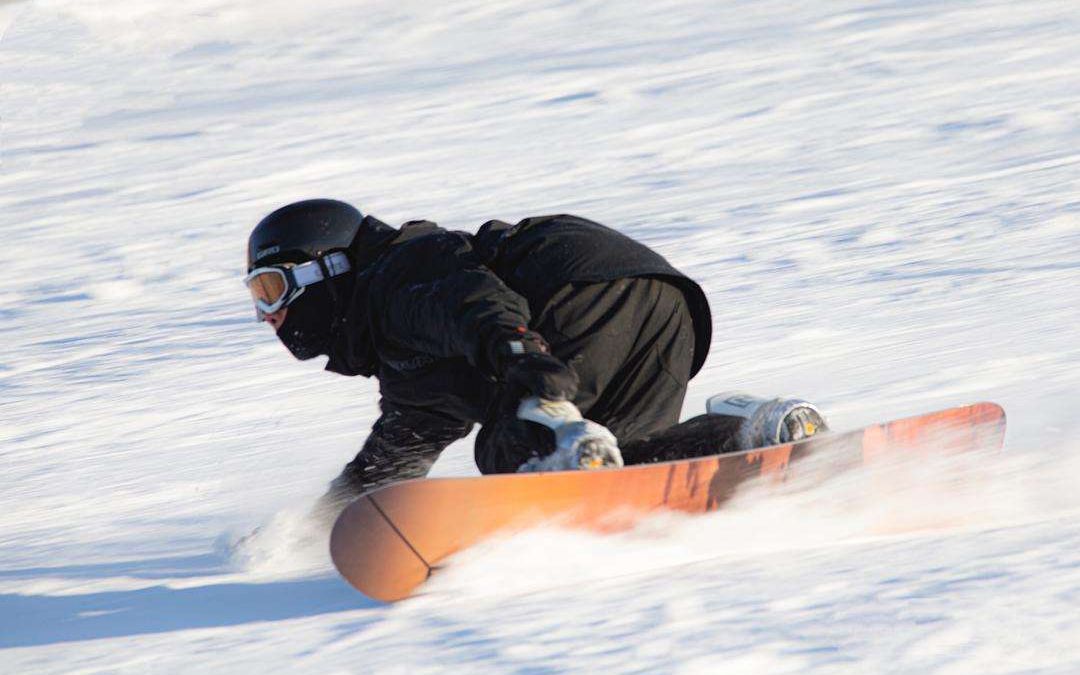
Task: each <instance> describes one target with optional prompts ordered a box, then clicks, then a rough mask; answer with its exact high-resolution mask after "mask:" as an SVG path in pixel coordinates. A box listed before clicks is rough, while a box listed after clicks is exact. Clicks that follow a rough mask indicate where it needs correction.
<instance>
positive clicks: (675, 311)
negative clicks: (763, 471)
mask: <svg viewBox="0 0 1080 675" xmlns="http://www.w3.org/2000/svg"><path fill="white" fill-rule="evenodd" d="M532 328H533V329H534V330H536V331H537V332H538V333H540V334H541V335H543V336H544V339H545V340H547V341H548V344H549V345H550V346H551V352H552V353H553V354H554V355H555V356H558V357H559V358H561V359H562V360H564V361H565V362H566V363H568V364H570V365H571V366H572V367H573V368H574V370H575V371H576V372H577V374H578V377H579V378H580V380H581V384H580V387H579V389H578V394H577V396H576V397H575V398H574V403H575V404H576V405H577V406H578V408H580V409H581V412H582V414H583V415H584V416H585V417H586V418H587V419H591V420H593V421H595V422H599V423H600V424H603V425H604V426H606V427H607V428H608V429H610V430H611V432H612V433H613V434H615V437H616V438H618V439H619V446H620V448H622V451H623V459H624V461H625V462H626V463H627V464H638V463H642V462H649V461H658V460H663V459H669V458H675V457H674V456H672V457H668V456H667V454H668V453H667V451H664V450H663V449H662V448H658V447H657V445H656V444H655V443H650V442H648V441H649V440H650V438H653V437H656V436H657V435H661V434H660V432H663V431H665V430H668V429H669V428H671V427H672V426H673V425H675V424H676V423H677V422H678V421H679V413H680V411H681V410H682V404H683V399H684V398H685V397H686V386H687V382H688V381H689V380H690V370H691V366H692V362H693V356H694V339H695V338H694V326H693V320H692V317H691V316H690V312H689V309H688V307H687V303H686V300H685V297H684V295H683V293H682V291H681V290H679V289H678V288H677V287H675V286H673V285H672V284H670V283H668V282H665V281H662V280H660V279H653V278H631V279H619V280H616V281H611V282H604V283H595V284H572V285H570V286H567V287H565V288H563V289H562V290H560V291H559V292H558V293H557V294H556V295H555V297H553V298H552V300H551V301H550V302H549V303H547V306H546V308H545V309H544V311H543V312H542V313H541V314H540V315H539V316H538V317H536V319H535V321H534V322H533V325H532ZM519 401H520V397H519V396H518V395H516V394H515V393H513V392H507V393H506V394H505V395H504V396H502V397H501V399H500V401H499V403H498V404H497V405H496V406H495V410H494V413H493V415H492V417H491V419H489V420H487V421H486V422H485V423H484V424H483V425H482V427H481V429H480V433H479V435H478V436H477V439H476V448H475V452H476V465H477V467H478V468H479V469H480V471H481V472H482V473H507V472H513V471H517V469H518V467H519V466H521V464H522V463H524V462H525V461H527V460H528V459H529V458H530V457H534V456H544V455H547V454H550V453H551V452H553V451H554V449H555V437H554V434H553V433H552V432H551V431H550V430H549V429H546V428H544V427H542V426H540V425H539V424H535V423H533V422H525V421H522V420H519V419H517V416H516V411H517V405H518V402H519ZM701 423H704V424H706V425H721V426H723V427H724V428H723V429H717V430H715V432H716V433H723V434H725V435H726V433H727V431H728V429H727V427H729V426H730V425H731V422H730V420H726V419H723V418H718V419H715V420H702V421H699V422H698V425H700V424H701ZM688 424H689V422H688ZM681 426H682V425H680V427H681ZM699 431H700V430H699ZM698 435H700V434H698ZM705 435H706V436H713V441H712V442H710V443H708V448H707V451H706V449H705V448H702V449H701V450H699V451H697V452H695V451H694V449H693V448H691V447H688V446H686V444H685V443H682V444H681V445H682V446H683V447H680V448H679V449H678V454H677V456H678V457H683V456H693V455H695V454H712V453H716V452H720V448H718V447H717V444H716V443H717V439H716V438H715V436H714V435H713V430H706V431H705ZM684 440H685V439H684ZM661 445H664V444H661Z"/></svg>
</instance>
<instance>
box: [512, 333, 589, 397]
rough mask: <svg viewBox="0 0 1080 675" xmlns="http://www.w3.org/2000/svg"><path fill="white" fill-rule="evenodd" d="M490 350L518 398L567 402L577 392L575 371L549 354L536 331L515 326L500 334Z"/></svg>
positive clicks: (546, 345)
mask: <svg viewBox="0 0 1080 675" xmlns="http://www.w3.org/2000/svg"><path fill="white" fill-rule="evenodd" d="M493 352H494V354H495V358H494V359H493V360H494V361H495V362H496V363H497V364H498V370H499V373H500V374H501V376H502V379H503V381H504V382H506V383H507V384H509V385H510V386H511V387H517V388H518V389H519V390H520V393H521V396H522V398H527V397H529V396H536V397H538V398H542V399H545V400H548V401H571V400H573V398H574V397H575V396H576V395H577V391H578V382H579V380H578V376H577V373H575V372H574V369H573V368H571V367H570V366H568V365H567V364H566V363H565V362H563V361H562V359H559V358H557V357H555V356H554V355H552V354H551V350H550V349H549V348H548V344H547V342H545V341H544V338H543V337H541V336H540V334H539V333H535V332H533V331H530V330H527V329H526V328H524V327H522V328H519V329H518V330H517V332H515V333H512V334H506V335H503V336H501V338H500V339H498V340H497V341H496V343H495V345H494V349H493Z"/></svg>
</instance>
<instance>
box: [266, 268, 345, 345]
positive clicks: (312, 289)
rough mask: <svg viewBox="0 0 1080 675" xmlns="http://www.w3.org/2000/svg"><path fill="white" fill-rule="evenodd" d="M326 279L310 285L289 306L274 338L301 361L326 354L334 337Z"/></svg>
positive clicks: (332, 312)
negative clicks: (276, 337)
mask: <svg viewBox="0 0 1080 675" xmlns="http://www.w3.org/2000/svg"><path fill="white" fill-rule="evenodd" d="M327 283H328V282H321V283H318V284H312V285H311V286H308V287H307V288H305V289H304V293H303V294H302V295H301V296H300V297H298V298H297V299H296V300H294V301H293V302H292V303H291V304H290V305H289V311H288V313H287V314H286V315H285V321H283V322H282V324H281V327H280V328H279V329H278V331H277V336H278V339H279V340H281V343H282V344H283V345H285V347H286V348H287V349H288V350H289V351H290V352H291V353H292V355H293V356H295V357H296V358H298V359H300V360H301V361H307V360H308V359H313V358H315V357H316V356H320V355H323V354H329V353H330V345H331V344H332V342H333V338H334V324H335V321H334V301H333V299H332V298H331V297H330V290H329V288H327V285H326V284H327Z"/></svg>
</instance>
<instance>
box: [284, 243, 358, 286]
mask: <svg viewBox="0 0 1080 675" xmlns="http://www.w3.org/2000/svg"><path fill="white" fill-rule="evenodd" d="M322 260H323V262H324V263H325V264H326V269H327V270H328V271H329V272H330V276H332V277H336V276H338V275H339V274H344V273H346V272H348V271H349V270H350V269H352V266H351V265H349V256H347V255H345V254H344V253H342V252H341V251H336V252H334V253H331V254H330V255H328V256H325V257H323V259H322ZM286 274H291V275H292V278H293V281H294V282H296V285H297V286H298V287H300V288H303V287H304V286H310V285H311V284H314V283H318V282H320V281H322V280H323V279H325V278H326V276H325V275H324V274H323V271H322V267H321V266H320V265H319V261H318V260H312V261H311V262H306V263H304V264H303V265H297V266H296V267H290V268H289V269H288V270H286Z"/></svg>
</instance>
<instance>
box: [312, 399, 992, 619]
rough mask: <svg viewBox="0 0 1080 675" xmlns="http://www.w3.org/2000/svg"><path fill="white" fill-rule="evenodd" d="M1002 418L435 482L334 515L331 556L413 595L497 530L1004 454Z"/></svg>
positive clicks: (363, 579) (941, 419)
mask: <svg viewBox="0 0 1080 675" xmlns="http://www.w3.org/2000/svg"><path fill="white" fill-rule="evenodd" d="M1004 432H1005V412H1004V410H1002V409H1001V407H1000V406H998V405H996V404H994V403H977V404H974V405H970V406H963V407H958V408H950V409H948V410H942V411H939V412H934V413H929V414H926V415H919V416H917V417H911V418H907V419H902V420H897V421H893V422H886V423H883V424H876V425H871V426H868V427H865V428H863V429H859V430H856V431H850V432H846V433H831V434H825V435H821V436H816V437H813V438H810V439H807V440H804V441H799V442H796V443H788V444H785V445H776V446H772V447H768V448H762V449H755V450H749V451H746V452H737V453H728V454H721V455H712V456H707V457H698V458H696V459H685V460H677V461H670V462H660V463H653V464H640V465H634V466H627V467H625V468H622V469H608V470H598V471H559V472H551V473H535V474H502V475H495V476H478V477H469V478H432V479H419V480H410V481H404V482H401V483H394V484H392V485H388V486H385V487H382V488H379V489H377V490H374V491H372V492H369V493H367V494H365V495H363V496H361V497H360V498H358V499H357V500H355V501H354V502H353V503H352V504H350V505H349V506H348V507H347V508H346V509H345V510H344V511H343V512H342V513H341V515H340V516H339V517H338V519H337V522H336V523H335V524H334V528H333V531H332V533H331V535H330V555H331V557H332V558H333V561H334V565H335V566H336V567H337V569H338V571H339V572H340V573H341V575H342V576H343V577H344V578H345V579H346V580H347V581H348V582H349V583H350V584H352V585H353V586H354V587H355V588H356V589H357V590H359V591H360V592H362V593H364V594H365V595H367V596H369V597H371V598H374V599H376V600H382V601H386V602H391V601H395V600H401V599H403V598H406V597H408V596H409V595H410V594H412V592H413V591H414V590H415V589H416V588H417V587H418V586H420V585H421V584H422V583H423V582H424V581H426V580H427V578H428V577H429V576H430V575H431V573H432V571H433V570H435V569H436V568H437V567H438V565H439V563H440V562H442V561H443V560H445V559H446V558H447V557H448V556H450V555H452V554H454V553H456V552H458V551H461V550H463V549H465V548H468V547H469V546H471V545H473V544H475V543H477V542H479V541H481V540H483V539H485V538H487V537H489V536H491V535H493V534H495V533H497V532H506V531H513V530H521V529H526V528H529V527H534V526H537V525H539V524H542V523H556V524H559V525H562V526H565V527H573V528H585V529H590V530H594V531H600V532H612V531H617V530H620V529H625V528H627V527H630V526H632V525H633V524H634V523H635V522H637V521H638V520H640V519H641V518H642V517H644V516H647V515H649V514H652V513H655V512H657V511H660V510H664V509H668V510H675V511H684V512H688V513H701V512H706V511H712V510H715V509H717V508H719V507H720V506H722V505H723V504H724V502H726V501H727V500H728V499H730V498H731V497H732V495H733V494H734V493H735V490H736V489H737V488H738V486H739V485H740V484H742V483H744V482H746V481H748V480H751V479H754V478H759V477H762V476H771V477H773V478H776V479H778V480H782V479H783V478H784V477H786V476H787V475H788V472H789V471H791V470H796V469H792V468H791V467H792V465H794V464H796V463H797V462H798V461H799V460H802V459H804V458H806V457H810V456H814V455H818V456H823V457H827V458H828V460H829V471H830V473H837V472H839V471H843V470H846V469H849V468H853V467H857V466H860V465H863V464H865V463H867V462H871V461H874V460H875V459H877V458H880V457H889V456H893V457H895V456H900V455H908V454H911V453H924V452H925V453H934V454H942V453H953V452H964V451H969V450H976V449H997V448H1000V447H1001V445H1002V442H1003V440H1004Z"/></svg>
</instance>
